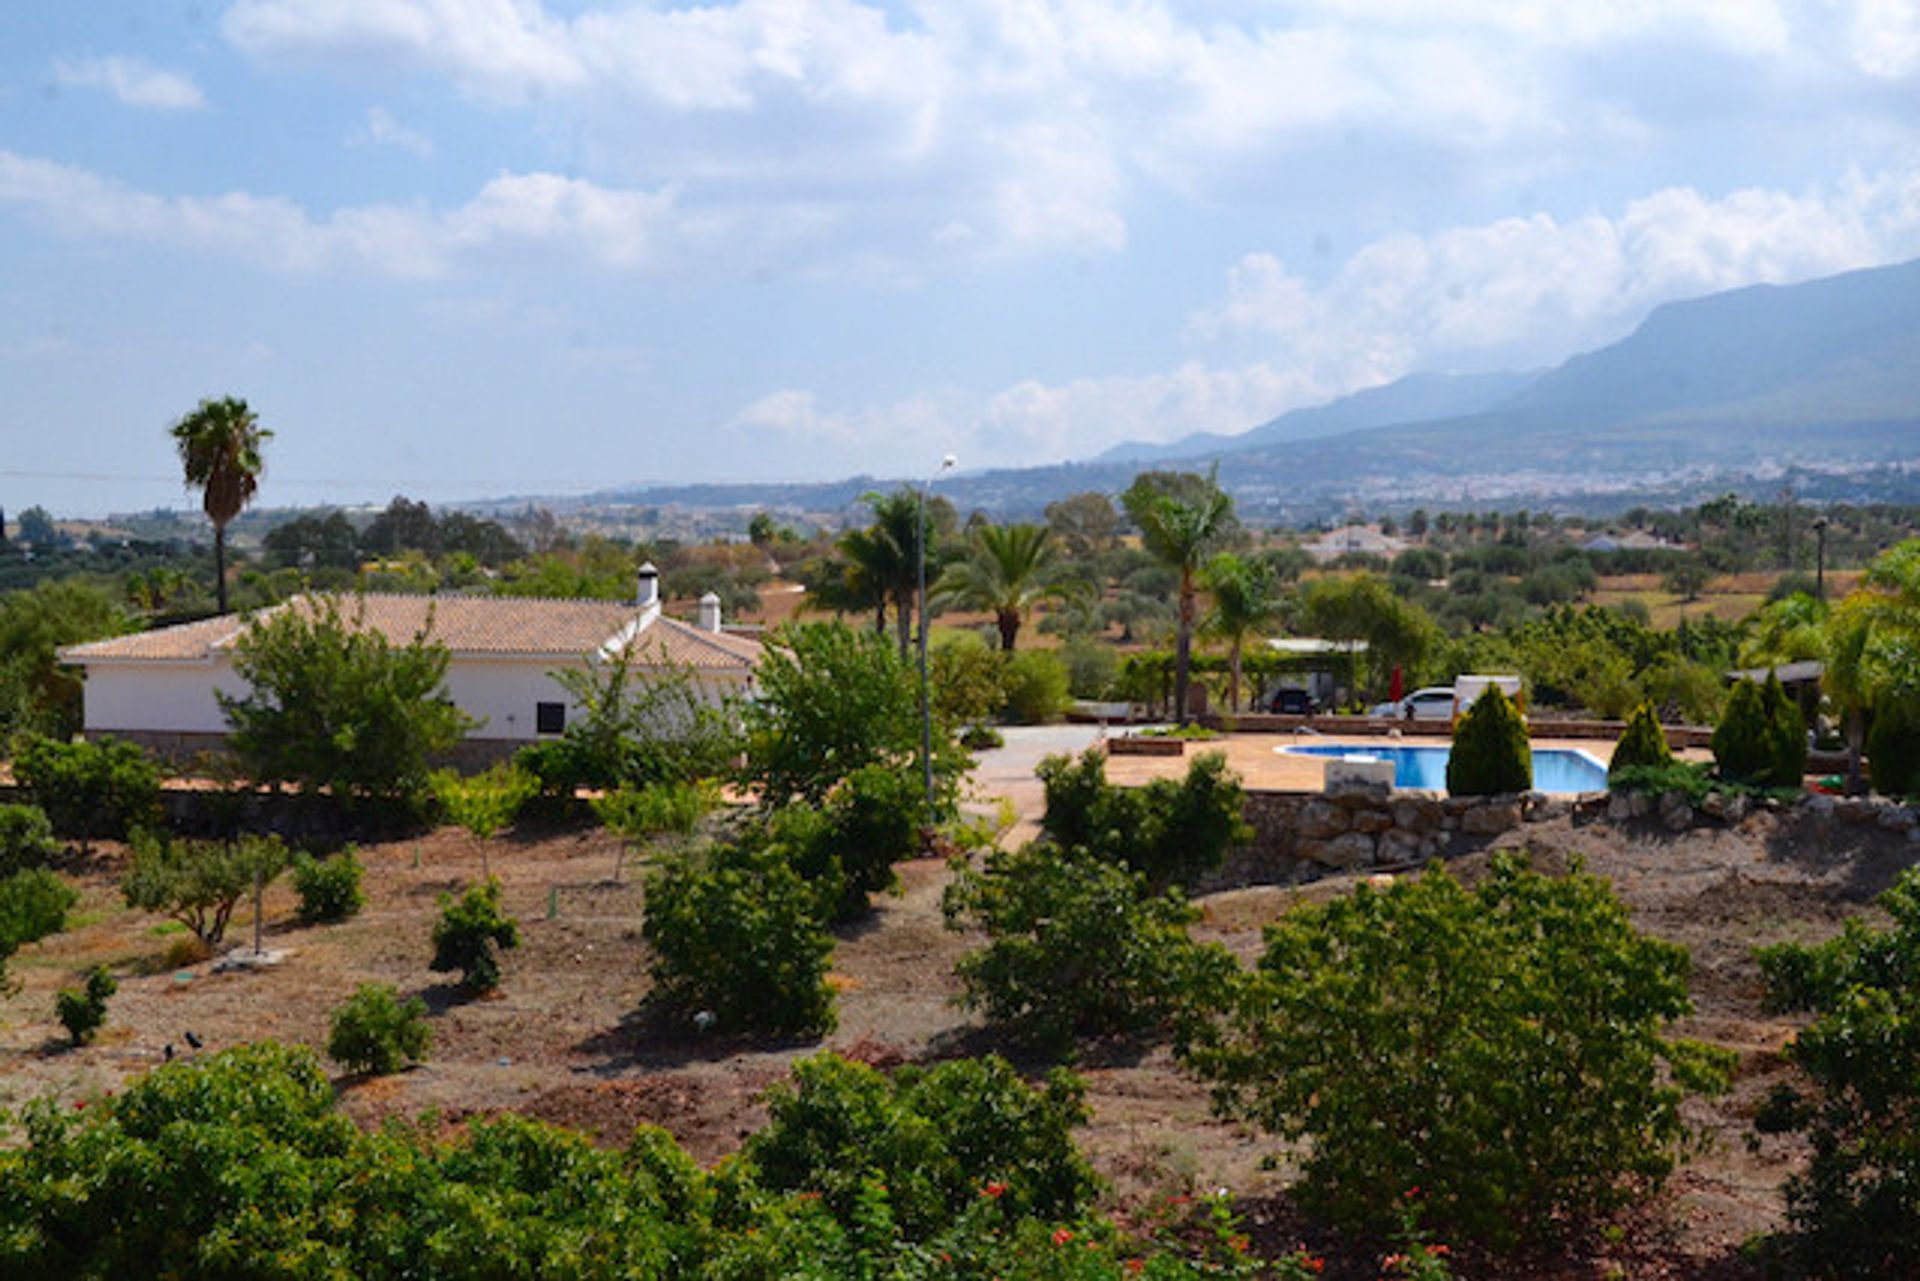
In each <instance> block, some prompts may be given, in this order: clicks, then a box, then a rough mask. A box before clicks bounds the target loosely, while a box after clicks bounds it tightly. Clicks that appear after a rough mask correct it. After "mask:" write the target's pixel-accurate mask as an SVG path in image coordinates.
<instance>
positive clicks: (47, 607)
mask: <svg viewBox="0 0 1920 1281" xmlns="http://www.w3.org/2000/svg"><path fill="white" fill-rule="evenodd" d="M132 626H133V620H131V619H130V618H128V617H127V613H126V611H125V610H123V609H122V608H121V607H120V605H119V604H118V603H117V602H116V601H115V600H114V599H113V597H112V596H109V595H108V594H107V593H106V592H103V591H101V590H100V589H98V588H97V587H93V586H91V585H89V584H88V583H85V582H82V581H80V580H77V579H71V578H69V579H62V580H60V581H57V582H42V583H38V584H36V585H35V586H34V587H33V588H32V589H31V590H28V591H23V592H13V593H10V594H7V595H4V596H0V741H3V740H4V739H5V738H6V737H7V736H8V735H9V734H10V733H13V732H17V731H20V730H36V731H40V732H43V733H47V734H51V735H53V736H55V737H57V738H66V737H68V736H69V735H71V734H73V733H75V732H76V731H78V730H79V728H80V677H79V675H78V674H77V673H75V672H74V671H72V670H71V669H68V668H63V667H62V666H61V665H60V663H59V660H58V658H57V657H56V655H57V653H58V652H59V650H60V649H61V647H62V646H66V645H74V644H78V643H80V642H82V641H90V640H99V639H101V638H102V637H107V636H117V635H119V634H120V633H122V632H125V631H128V630H130V629H131V628H132Z"/></svg>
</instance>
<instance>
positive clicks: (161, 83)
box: [53, 57, 206, 111]
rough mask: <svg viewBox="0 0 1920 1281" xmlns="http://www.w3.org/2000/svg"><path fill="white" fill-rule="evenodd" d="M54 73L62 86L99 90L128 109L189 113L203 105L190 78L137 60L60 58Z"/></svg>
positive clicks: (202, 97)
mask: <svg viewBox="0 0 1920 1281" xmlns="http://www.w3.org/2000/svg"><path fill="white" fill-rule="evenodd" d="M53 74H54V78H55V79H56V80H57V81H58V82H59V83H61V84H63V85H71V86H74V87H76V88H82V89H102V90H105V91H106V92H107V93H110V94H112V95H113V96H114V97H116V98H118V99H119V100H120V101H121V102H124V103H126V104H127V105H128V106H130V107H153V108H155V109H158V110H161V111H190V110H194V109H196V108H199V107H204V106H205V105H206V98H205V97H204V96H203V95H202V94H201V92H200V87H199V86H198V85H196V84H194V82H193V81H192V80H191V79H190V78H189V77H187V76H184V75H181V74H180V73H179V72H176V71H164V70H162V69H161V68H159V67H156V66H154V65H152V64H151V63H149V62H146V61H144V60H142V59H140V58H129V57H111V58H84V59H75V60H68V59H65V58H61V59H57V60H56V61H55V62H54V64H53Z"/></svg>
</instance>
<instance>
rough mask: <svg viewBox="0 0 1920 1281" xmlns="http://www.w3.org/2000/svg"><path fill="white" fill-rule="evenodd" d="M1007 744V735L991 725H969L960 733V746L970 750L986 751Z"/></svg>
mask: <svg viewBox="0 0 1920 1281" xmlns="http://www.w3.org/2000/svg"><path fill="white" fill-rule="evenodd" d="M1006 745H1007V736H1006V735H1005V734H1002V733H1001V732H1000V731H999V730H997V729H995V728H993V727H992V726H991V725H969V726H968V727H967V728H966V729H964V730H962V731H961V733H960V746H962V747H964V748H966V749H967V750H968V751H969V752H985V751H989V750H991V749H993V748H996V747H1005V746H1006Z"/></svg>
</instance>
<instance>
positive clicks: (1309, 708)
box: [1267, 689, 1320, 716]
mask: <svg viewBox="0 0 1920 1281" xmlns="http://www.w3.org/2000/svg"><path fill="white" fill-rule="evenodd" d="M1267 707H1268V710H1269V711H1272V712H1277V713H1279V714H1280V715H1282V716H1312V715H1313V714H1314V713H1316V712H1318V711H1319V710H1320V703H1319V701H1318V700H1317V699H1315V698H1314V696H1313V695H1311V694H1309V693H1308V692H1307V691H1306V690H1304V689H1277V690H1275V691H1273V700H1272V701H1271V702H1270V703H1269V704H1268V705H1267Z"/></svg>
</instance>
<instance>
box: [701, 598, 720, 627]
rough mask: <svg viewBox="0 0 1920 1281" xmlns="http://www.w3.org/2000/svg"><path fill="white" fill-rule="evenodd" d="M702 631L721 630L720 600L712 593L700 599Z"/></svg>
mask: <svg viewBox="0 0 1920 1281" xmlns="http://www.w3.org/2000/svg"><path fill="white" fill-rule="evenodd" d="M700 630H701V631H703V632H717V631H719V630H720V598H719V597H718V596H716V595H714V594H713V593H712V592H708V593H707V594H706V595H705V596H702V597H701V598H700Z"/></svg>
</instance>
